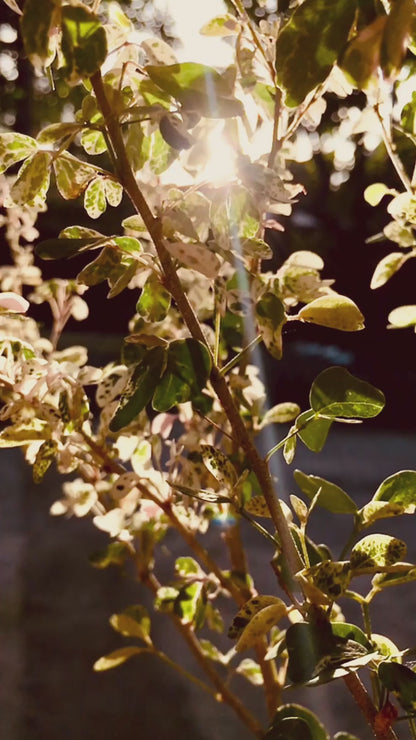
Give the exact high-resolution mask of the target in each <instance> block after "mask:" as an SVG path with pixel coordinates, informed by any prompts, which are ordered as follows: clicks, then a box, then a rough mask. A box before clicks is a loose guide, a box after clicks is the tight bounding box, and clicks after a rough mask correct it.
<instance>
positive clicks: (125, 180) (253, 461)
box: [91, 72, 302, 574]
mask: <svg viewBox="0 0 416 740" xmlns="http://www.w3.org/2000/svg"><path fill="white" fill-rule="evenodd" d="M91 83H92V86H93V89H94V92H95V95H96V97H97V101H98V104H99V106H100V108H101V112H102V114H103V116H104V119H105V123H106V126H107V130H108V134H109V137H110V139H111V142H112V145H113V150H114V152H115V154H116V160H117V162H116V166H117V175H118V177H119V180H120V182H121V184H122V186H123V188H124V189H125V191H126V192H127V194H128V196H129V197H130V200H131V201H132V204H133V205H134V207H135V209H136V211H137V213H139V214H140V216H141V217H142V219H143V222H144V224H145V226H146V228H147V230H148V232H149V234H150V236H151V238H152V240H153V243H154V245H155V248H156V251H157V254H158V257H159V260H160V263H161V265H162V268H163V272H164V274H165V287H166V288H167V290H168V291H169V292H170V293H171V295H172V297H173V299H174V301H175V303H176V305H177V307H178V310H179V312H180V313H181V315H182V318H183V320H184V322H185V324H186V325H187V327H188V329H189V331H190V333H191V335H192V336H193V337H194V339H197V340H199V341H200V342H203V343H204V344H205V345H206V346H207V341H206V338H205V336H204V334H203V332H202V329H201V326H200V324H199V322H198V319H197V317H196V315H195V312H194V310H193V308H192V306H191V305H190V303H189V301H188V298H187V296H186V295H185V293H184V291H183V289H182V286H181V284H180V281H179V278H178V276H177V274H176V270H175V268H174V266H173V263H172V260H171V258H170V255H169V253H168V252H167V250H166V248H165V246H164V244H163V239H162V235H161V224H160V222H159V220H158V219H156V218H155V217H154V216H153V214H152V212H151V210H150V208H149V206H148V204H147V201H146V199H145V198H144V196H143V193H142V192H141V190H140V188H139V186H138V184H137V182H136V179H135V177H134V174H133V171H132V169H131V167H130V163H129V160H128V157H127V152H126V148H125V146H124V141H123V137H122V135H121V131H120V127H119V124H118V121H117V119H116V117H115V116H114V115H113V112H112V110H111V107H110V105H109V102H108V100H107V96H106V94H105V89H104V85H103V80H102V77H101V74H100V73H99V72H96V73H95V74H94V75H93V76H92V77H91ZM211 383H212V385H213V388H214V390H215V392H216V394H217V396H218V398H219V400H220V402H221V405H222V407H223V409H224V411H225V414H226V416H227V418H228V420H229V422H230V424H231V428H232V430H233V436H234V437H235V438H236V440H237V441H238V443H239V445H240V446H241V447H242V449H243V450H244V452H245V453H246V456H247V459H248V461H249V463H250V465H251V467H252V469H253V471H254V473H255V474H256V476H257V479H258V481H259V484H260V487H261V489H262V491H263V495H264V498H265V500H266V503H267V506H268V508H269V511H270V515H271V517H272V520H273V523H274V525H275V527H276V530H277V532H278V535H279V537H280V541H281V546H282V550H283V552H284V554H285V556H286V559H287V562H288V565H289V568H290V570H291V572H292V573H293V574H295V573H297V571H298V570H300V569H301V567H302V564H301V562H300V559H299V555H298V553H297V550H296V548H295V545H294V543H293V540H292V538H291V535H290V531H289V527H288V525H287V522H286V519H285V516H284V514H283V510H282V507H281V506H280V502H279V500H278V498H277V497H276V495H275V492H274V489H273V483H272V478H271V476H270V472H269V469H268V465H267V463H266V462H265V461H264V460H262V459H261V457H260V455H259V454H258V452H257V449H256V447H255V445H254V443H253V441H252V439H251V437H250V435H249V433H248V431H247V429H246V427H245V425H244V422H243V420H242V418H241V416H240V414H239V412H238V410H237V408H236V406H235V404H234V401H233V398H232V396H231V393H230V391H229V388H228V385H227V382H226V380H225V379H224V377H223V376H222V375H221V373H220V371H219V369H218V368H217V367H216V366H215V365H213V368H212V371H211Z"/></svg>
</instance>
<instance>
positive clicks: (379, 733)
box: [344, 672, 397, 740]
mask: <svg viewBox="0 0 416 740" xmlns="http://www.w3.org/2000/svg"><path fill="white" fill-rule="evenodd" d="M344 683H345V685H346V687H347V689H348V691H349V692H350V693H351V694H352V696H353V697H354V699H355V701H356V702H357V704H358V706H359V707H360V709H361V711H362V712H363V714H364V717H365V719H366V720H367V722H368V724H369V725H370V727H371V729H372V731H373V734H374V737H376V738H378V740H397V735H396V733H395V732H394V730H393V729H392V728H391V727H380V726H379V723H378V722H377V719H378V714H379V713H378V712H377V709H376V707H375V706H374V704H373V702H372V701H371V699H370V697H369V695H368V693H367V690H366V688H365V686H364V685H363V684H362V683H361V681H360V679H359V678H358V676H357V674H356V673H354V672H351V673H348V675H347V676H345V677H344Z"/></svg>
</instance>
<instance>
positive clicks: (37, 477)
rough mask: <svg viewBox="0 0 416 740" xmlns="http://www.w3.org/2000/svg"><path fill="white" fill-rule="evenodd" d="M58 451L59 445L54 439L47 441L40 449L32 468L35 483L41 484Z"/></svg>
mask: <svg viewBox="0 0 416 740" xmlns="http://www.w3.org/2000/svg"><path fill="white" fill-rule="evenodd" d="M57 451H58V445H57V443H56V442H55V440H53V439H46V440H45V441H44V443H43V444H42V445H41V446H40V447H39V450H38V452H37V454H36V458H35V462H34V463H33V467H32V474H33V481H34V483H41V481H42V480H43V478H44V475H45V473H46V471H47V470H48V469H49V468H50V466H51V465H52V463H53V461H54V459H55V456H56V453H57Z"/></svg>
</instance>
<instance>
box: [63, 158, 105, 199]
mask: <svg viewBox="0 0 416 740" xmlns="http://www.w3.org/2000/svg"><path fill="white" fill-rule="evenodd" d="M53 168H54V171H55V177H56V187H57V188H58V191H59V193H60V195H62V197H63V198H64V199H65V200H72V199H73V198H78V196H79V195H81V193H83V192H84V190H85V188H86V187H87V185H88V183H89V182H90V181H91V180H92V179H93V178H94V177H96V175H97V169H96V167H93V166H92V165H90V164H87V163H86V162H83V161H82V160H81V159H78V158H77V157H74V156H73V155H72V154H69V152H63V153H62V154H60V156H59V157H58V158H57V159H55V161H54V163H53Z"/></svg>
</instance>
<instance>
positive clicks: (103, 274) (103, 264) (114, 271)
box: [77, 247, 121, 287]
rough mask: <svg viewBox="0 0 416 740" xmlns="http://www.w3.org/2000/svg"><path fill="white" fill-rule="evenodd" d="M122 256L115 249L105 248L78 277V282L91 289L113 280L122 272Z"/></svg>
mask: <svg viewBox="0 0 416 740" xmlns="http://www.w3.org/2000/svg"><path fill="white" fill-rule="evenodd" d="M120 262H121V255H120V254H119V252H117V250H116V249H114V247H104V249H102V251H101V252H100V254H99V255H98V257H96V259H95V260H94V261H93V262H90V264H89V265H86V266H85V267H84V268H83V269H82V270H81V272H80V273H78V275H77V282H78V283H82V284H83V285H88V286H89V287H91V286H93V285H99V283H102V282H103V281H104V280H111V278H112V276H114V277H116V276H117V275H118V274H119V271H120Z"/></svg>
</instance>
